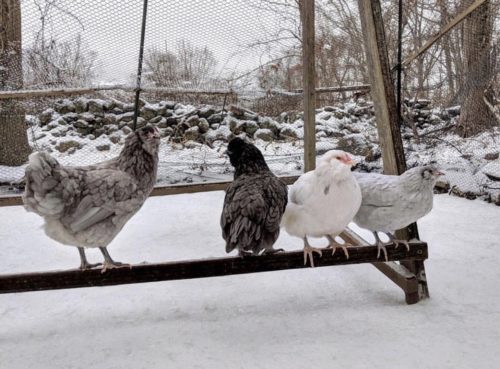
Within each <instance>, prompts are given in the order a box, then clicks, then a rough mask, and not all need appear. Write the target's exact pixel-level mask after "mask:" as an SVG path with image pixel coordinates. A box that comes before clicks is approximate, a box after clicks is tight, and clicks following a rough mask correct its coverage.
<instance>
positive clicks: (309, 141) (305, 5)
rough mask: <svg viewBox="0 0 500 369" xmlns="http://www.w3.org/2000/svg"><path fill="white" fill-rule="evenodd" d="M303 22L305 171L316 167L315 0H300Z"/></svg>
mask: <svg viewBox="0 0 500 369" xmlns="http://www.w3.org/2000/svg"><path fill="white" fill-rule="evenodd" d="M299 8H300V18H301V22H302V66H303V68H302V69H303V76H302V81H303V88H304V172H308V171H310V170H313V169H314V168H315V167H316V90H315V88H316V72H315V64H314V63H315V54H314V43H315V38H314V35H315V32H314V0H300V3H299Z"/></svg>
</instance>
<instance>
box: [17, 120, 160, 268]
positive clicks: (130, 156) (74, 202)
mask: <svg viewBox="0 0 500 369" xmlns="http://www.w3.org/2000/svg"><path fill="white" fill-rule="evenodd" d="M159 143H160V135H159V131H158V129H157V128H153V127H151V126H146V127H143V128H140V129H138V130H137V131H136V132H133V133H130V134H129V135H128V136H127V138H126V139H125V145H124V147H123V149H122V151H121V153H120V154H119V156H118V157H116V158H114V159H111V160H108V161H105V162H102V163H99V164H95V165H90V166H80V167H67V166H63V165H61V164H59V163H58V162H57V160H56V159H54V158H53V157H52V156H50V155H49V154H48V153H46V152H35V153H33V154H31V155H30V157H29V165H28V166H27V168H26V189H25V192H24V194H23V202H24V206H25V208H26V209H27V210H28V211H31V212H34V213H36V214H38V215H40V216H41V217H43V219H44V220H45V224H44V230H45V233H46V234H47V236H49V237H50V238H52V239H54V240H55V241H58V242H60V243H62V244H64V245H69V246H75V247H77V248H78V251H79V253H80V260H81V264H80V268H81V269H82V270H85V269H89V268H92V267H95V266H98V265H100V264H90V263H89V262H88V261H87V258H86V256H85V249H84V248H87V247H98V248H99V249H100V251H101V252H102V254H103V256H104V264H103V272H104V271H105V270H106V269H109V268H114V267H119V266H123V265H124V264H122V263H118V262H115V261H114V260H113V259H112V258H111V256H110V255H109V253H108V251H107V249H106V247H107V246H108V244H109V243H110V242H111V241H112V240H113V239H114V238H115V236H116V235H117V234H118V233H119V232H120V230H121V229H122V228H123V226H124V225H125V223H126V222H127V221H128V220H129V219H130V218H131V217H132V216H133V215H134V214H135V213H136V212H137V211H138V210H139V209H140V208H141V206H142V205H143V204H144V201H145V200H146V198H147V197H148V196H149V194H150V192H151V191H152V189H153V186H154V184H155V182H156V172H157V168H158V147H159Z"/></svg>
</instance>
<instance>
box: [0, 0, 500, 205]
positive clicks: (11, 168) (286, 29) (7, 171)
mask: <svg viewBox="0 0 500 369" xmlns="http://www.w3.org/2000/svg"><path fill="white" fill-rule="evenodd" d="M143 3H144V2H143V1H136V0H126V1H118V0H105V1H90V0H88V1H83V0H82V1H70V0H50V1H49V0H23V1H20V0H2V1H1V4H2V12H1V13H0V14H1V18H0V19H1V20H2V22H1V23H2V25H3V27H2V31H1V32H0V41H1V43H0V45H1V49H0V89H1V90H2V91H0V92H1V93H2V94H4V95H3V97H5V96H6V95H5V94H7V93H9V92H12V91H14V92H17V93H18V95H16V96H15V98H11V99H5V98H2V100H0V103H1V107H0V109H1V111H0V123H1V124H0V143H1V145H0V164H3V165H0V183H2V184H4V185H7V187H13V188H14V189H15V188H17V187H22V176H23V173H24V166H23V165H24V163H25V161H26V155H27V153H28V152H29V151H30V150H32V149H36V150H47V151H50V152H51V153H52V154H53V155H54V156H56V157H57V159H58V160H60V161H61V162H62V163H63V164H67V165H86V164H92V163H95V162H97V161H101V160H105V159H109V158H111V157H113V156H116V155H117V154H118V153H119V151H120V150H121V148H122V145H123V140H124V137H125V136H126V135H127V134H128V133H130V132H131V130H132V128H133V123H132V121H133V115H134V112H133V111H134V105H133V101H134V89H135V88H136V85H135V83H136V78H137V65H138V55H139V42H140V34H141V21H142V16H143ZM472 3H473V1H472V0H460V1H458V0H456V1H444V0H443V1H438V2H434V1H412V2H404V8H403V43H402V47H403V49H402V53H403V60H404V63H403V79H402V91H403V106H402V112H403V114H402V117H403V118H402V122H401V132H402V136H403V140H404V145H405V150H406V156H407V161H408V165H409V166H414V165H418V164H426V163H429V162H433V161H435V162H437V163H438V164H440V165H441V166H442V167H443V168H444V169H445V170H446V169H447V181H446V183H444V184H443V185H442V186H443V188H444V189H447V188H448V189H452V190H453V191H455V192H456V193H458V194H461V195H465V196H469V197H476V196H485V197H488V196H489V198H490V199H493V200H494V199H498V198H499V196H498V193H499V191H498V190H497V189H496V187H500V186H499V185H497V184H496V183H495V182H496V180H497V179H498V177H500V174H499V173H498V172H499V171H500V169H499V166H500V164H499V161H498V160H499V159H498V153H499V151H500V149H499V138H498V132H499V131H498V122H499V121H500V118H499V117H500V115H499V114H500V112H499V104H498V101H497V96H498V88H499V85H498V84H499V79H498V66H497V64H498V57H497V45H498V32H497V31H498V26H499V17H498V5H499V2H498V0H495V1H491V0H490V1H485V2H484V3H483V4H482V5H480V6H479V7H478V8H477V9H476V10H475V11H474V12H472V13H471V14H470V15H468V16H467V17H466V18H465V19H464V20H462V21H461V22H458V23H457V25H456V26H455V27H453V28H452V30H451V31H450V32H448V33H447V34H446V35H445V36H443V37H442V38H440V39H439V40H438V41H437V42H435V43H433V44H432V46H431V47H430V48H429V49H428V50H427V51H425V52H422V53H421V54H419V55H418V56H417V57H412V56H413V55H415V53H417V52H418V51H419V50H420V49H421V48H422V46H424V45H425V43H426V42H427V41H428V40H431V39H432V38H433V36H434V35H436V34H437V33H438V32H439V30H441V29H442V28H443V27H444V26H445V25H446V24H448V23H449V22H451V21H452V20H455V19H457V17H459V16H460V14H461V12H463V11H464V10H465V9H467V7H469V6H470V5H471V4H472ZM299 4H300V2H299V1H298V0H278V1H269V0H239V1H231V2H227V1H222V0H217V1H201V0H198V1H187V0H170V1H160V0H149V2H148V7H147V24H146V33H145V46H144V62H143V74H142V92H141V100H140V110H139V111H140V115H139V118H138V121H137V123H138V126H139V127H140V126H142V125H145V124H147V123H150V124H154V125H156V126H157V127H159V128H160V130H161V133H162V146H161V147H162V148H161V159H160V160H161V162H160V168H159V175H158V180H159V184H171V183H179V182H199V181H211V180H220V179H229V178H230V177H231V172H232V171H231V168H230V165H229V161H228V160H227V158H225V157H224V155H223V152H224V150H225V146H226V145H227V141H228V140H229V139H230V138H232V137H234V136H242V137H246V138H247V139H249V140H251V141H252V142H255V143H256V145H257V146H258V147H259V148H260V149H261V150H262V151H263V152H264V154H265V156H266V160H267V161H268V162H269V163H270V166H271V169H273V171H274V172H276V173H277V174H279V175H288V174H299V173H301V172H302V170H303V159H302V156H303V151H304V149H303V145H304V144H303V136H304V129H303V125H304V122H303V113H302V95H301V88H302V59H301V54H302V50H301V46H300V45H301V24H300V16H299V15H300V12H299ZM397 5H398V1H395V0H390V1H389V0H387V1H382V8H383V17H384V27H385V34H386V41H387V51H388V54H389V58H390V60H391V66H393V67H396V65H397V62H398V61H397V49H398V42H397V41H398V38H397V35H398V22H397V21H398V17H397V14H398V7H397ZM363 36H364V35H363V30H362V27H361V22H360V15H359V11H358V8H357V1H351V0H342V1H330V0H316V42H315V60H316V76H317V86H318V91H317V111H316V141H317V145H316V146H317V152H318V154H322V153H323V152H325V151H327V150H329V149H333V148H340V149H343V150H346V151H349V152H351V153H352V154H353V155H354V156H355V157H356V159H357V160H358V162H359V164H358V169H359V170H368V171H380V170H381V167H382V166H381V150H380V147H379V142H378V136H377V128H376V122H375V116H374V106H373V103H372V101H371V96H370V86H369V74H370V72H371V69H370V66H369V65H367V63H366V58H365V51H364V42H363ZM394 70H396V68H394ZM394 77H395V74H394ZM83 89H84V91H83ZM60 90H64V91H66V93H64V92H61V91H60ZM33 91H35V92H33ZM56 92H57V93H60V96H54V94H55V93H56ZM40 93H46V96H43V97H42V96H40ZM49 93H50V95H49ZM70 93H71V94H70ZM19 94H21V95H19ZM37 94H38V95H37ZM0 96H2V95H0ZM2 188H6V187H5V186H4V187H2ZM497 201H498V200H497Z"/></svg>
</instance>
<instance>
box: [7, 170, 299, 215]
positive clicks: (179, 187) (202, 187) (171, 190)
mask: <svg viewBox="0 0 500 369" xmlns="http://www.w3.org/2000/svg"><path fill="white" fill-rule="evenodd" d="M279 178H280V179H281V180H282V181H283V182H285V183H286V184H287V185H291V184H293V183H294V182H295V181H296V180H297V178H298V176H283V177H279ZM230 183H231V181H220V182H219V181H218V182H203V183H183V184H176V185H170V186H159V187H155V188H154V189H153V192H151V195H150V196H166V195H179V194H183V193H197V192H209V191H224V190H225V189H226V188H227V186H228V185H229V184H230ZM22 204H23V201H22V199H21V196H20V195H15V196H0V207H2V206H17V205H22Z"/></svg>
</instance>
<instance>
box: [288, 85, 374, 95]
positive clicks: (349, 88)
mask: <svg viewBox="0 0 500 369" xmlns="http://www.w3.org/2000/svg"><path fill="white" fill-rule="evenodd" d="M303 91H304V90H303V89H302V88H296V89H293V90H291V92H294V93H299V94H300V93H302V92H303ZM315 91H316V94H324V93H329V92H349V91H370V85H356V86H342V87H318V88H316V89H315Z"/></svg>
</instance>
